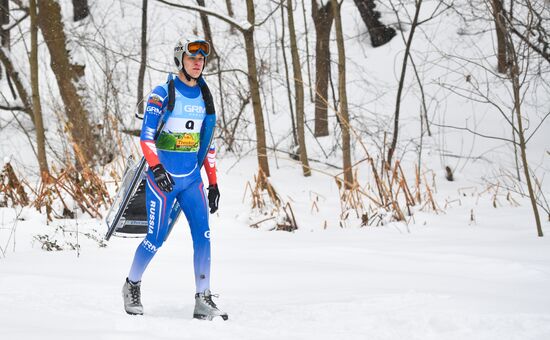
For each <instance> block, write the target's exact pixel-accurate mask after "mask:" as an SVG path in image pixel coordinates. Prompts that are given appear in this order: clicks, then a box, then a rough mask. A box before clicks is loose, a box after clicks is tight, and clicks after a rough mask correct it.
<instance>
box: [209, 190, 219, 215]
mask: <svg viewBox="0 0 550 340" xmlns="http://www.w3.org/2000/svg"><path fill="white" fill-rule="evenodd" d="M219 202H220V190H218V185H217V184H214V185H210V186H209V187H208V206H209V207H210V213H211V214H213V213H215V212H216V211H217V210H218V203H219Z"/></svg>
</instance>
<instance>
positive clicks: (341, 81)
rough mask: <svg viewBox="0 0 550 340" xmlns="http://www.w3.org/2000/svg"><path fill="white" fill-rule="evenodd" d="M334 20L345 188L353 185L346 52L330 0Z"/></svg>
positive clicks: (335, 3) (337, 13)
mask: <svg viewBox="0 0 550 340" xmlns="http://www.w3.org/2000/svg"><path fill="white" fill-rule="evenodd" d="M331 2H332V10H333V13H334V21H335V27H336V44H337V46H338V47H337V48H338V96H339V97H340V106H339V107H338V118H339V121H340V128H341V129H342V155H343V165H344V183H345V187H346V189H351V188H352V187H353V171H352V170H353V169H352V166H351V141H350V139H351V138H350V126H349V112H348V95H347V91H346V54H345V46H344V33H343V31H342V18H341V17H340V6H339V5H338V1H337V0H331Z"/></svg>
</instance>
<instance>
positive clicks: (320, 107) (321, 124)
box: [311, 0, 334, 137]
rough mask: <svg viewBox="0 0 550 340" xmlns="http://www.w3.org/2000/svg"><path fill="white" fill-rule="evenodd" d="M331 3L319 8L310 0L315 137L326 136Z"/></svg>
mask: <svg viewBox="0 0 550 340" xmlns="http://www.w3.org/2000/svg"><path fill="white" fill-rule="evenodd" d="M331 4H332V3H331V2H330V1H329V2H327V4H325V5H324V6H321V7H319V5H318V4H317V0H311V8H312V16H313V22H314V24H315V32H316V34H317V37H316V41H315V129H314V135H315V136H316V137H322V136H328V135H329V131H328V79H329V77H330V30H331V28H332V22H333V20H334V14H333V11H332V5H331Z"/></svg>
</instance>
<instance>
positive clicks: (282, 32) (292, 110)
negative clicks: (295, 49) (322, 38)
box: [281, 6, 299, 159]
mask: <svg viewBox="0 0 550 340" xmlns="http://www.w3.org/2000/svg"><path fill="white" fill-rule="evenodd" d="M285 26H286V25H285V7H284V6H281V52H282V53H283V62H284V64H285V65H284V66H285V76H286V77H285V80H286V93H287V96H288V108H289V110H290V122H291V124H292V142H293V143H294V144H293V145H299V144H298V134H297V133H296V130H297V129H296V119H295V118H294V107H293V106H292V92H291V90H290V76H289V74H288V62H287V58H286V48H285V42H286V37H285ZM292 155H293V156H292V158H293V159H297V155H295V154H294V153H292Z"/></svg>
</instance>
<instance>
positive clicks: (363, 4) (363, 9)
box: [354, 0, 395, 47]
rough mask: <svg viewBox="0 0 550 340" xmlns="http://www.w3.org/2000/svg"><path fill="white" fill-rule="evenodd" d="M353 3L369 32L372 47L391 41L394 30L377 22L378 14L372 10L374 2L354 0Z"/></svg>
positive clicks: (374, 5) (370, 0)
mask: <svg viewBox="0 0 550 340" xmlns="http://www.w3.org/2000/svg"><path fill="white" fill-rule="evenodd" d="M354 2H355V6H357V9H358V10H359V13H361V18H362V19H363V22H364V23H365V25H366V26H367V29H368V30H369V35H370V41H371V44H372V46H373V47H378V46H382V45H384V44H385V43H387V42H389V41H390V40H392V38H393V37H394V36H395V30H394V29H393V28H392V27H387V26H386V25H384V24H383V23H381V22H380V20H378V18H379V17H380V12H378V11H375V10H374V8H375V7H376V4H375V3H374V0H354Z"/></svg>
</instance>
